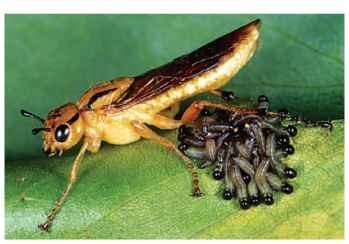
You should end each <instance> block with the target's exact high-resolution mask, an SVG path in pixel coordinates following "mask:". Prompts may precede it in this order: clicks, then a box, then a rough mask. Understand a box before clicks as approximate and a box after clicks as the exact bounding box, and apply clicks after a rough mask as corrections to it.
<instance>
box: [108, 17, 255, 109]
mask: <svg viewBox="0 0 349 244" xmlns="http://www.w3.org/2000/svg"><path fill="white" fill-rule="evenodd" d="M259 25H260V20H255V21H253V22H251V23H249V24H247V25H245V26H243V27H240V28H239V29H237V30H234V31H233V32H230V33H228V34H226V35H224V36H222V37H220V38H218V39H216V40H214V41H212V42H210V43H208V44H206V45H204V46H202V47H200V48H199V49H197V50H195V51H193V52H191V53H189V54H186V55H183V56H181V57H179V58H177V59H175V60H173V61H172V62H170V63H167V64H165V65H162V66H160V67H158V68H155V69H152V70H150V71H148V72H146V73H144V74H142V75H140V76H137V77H135V78H134V79H135V80H134V82H133V83H132V84H131V86H130V87H129V89H128V91H127V92H126V93H125V95H124V96H123V97H122V98H121V99H120V100H119V101H118V102H116V103H114V104H113V107H114V108H121V107H123V108H126V107H129V106H132V105H135V104H138V103H141V102H143V101H145V100H148V99H150V98H152V97H154V96H156V95H159V94H161V93H163V92H165V91H167V90H168V89H171V88H173V87H176V86H179V85H181V84H183V83H184V82H186V81H188V80H191V79H192V78H193V77H195V76H197V75H200V74H201V73H203V72H206V71H208V70H210V69H212V68H215V67H216V66H218V65H219V64H220V60H221V58H222V57H223V56H224V55H226V54H228V53H230V52H233V50H234V47H235V46H236V44H239V42H240V41H241V40H243V39H244V38H245V37H246V35H248V34H249V31H250V28H249V27H250V26H259Z"/></svg>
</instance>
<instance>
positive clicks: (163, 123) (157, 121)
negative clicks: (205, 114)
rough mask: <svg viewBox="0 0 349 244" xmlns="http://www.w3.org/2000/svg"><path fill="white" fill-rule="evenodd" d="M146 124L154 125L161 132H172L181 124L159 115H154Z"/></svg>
mask: <svg viewBox="0 0 349 244" xmlns="http://www.w3.org/2000/svg"><path fill="white" fill-rule="evenodd" d="M147 124H150V125H154V126H156V127H158V128H160V129H163V130H173V129H177V128H178V127H180V126H181V125H182V122H181V121H180V120H175V119H171V118H168V117H166V116H163V115H160V114H156V115H154V116H153V117H152V118H151V120H150V121H147Z"/></svg>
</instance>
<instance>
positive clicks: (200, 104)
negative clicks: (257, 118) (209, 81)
mask: <svg viewBox="0 0 349 244" xmlns="http://www.w3.org/2000/svg"><path fill="white" fill-rule="evenodd" d="M205 107H207V108H217V109H222V110H227V111H231V112H237V113H240V114H244V115H247V114H258V112H259V111H258V110H257V109H248V108H239V107H234V106H227V105H224V104H220V103H214V102H210V101H206V100H199V101H195V102H193V103H192V104H191V105H190V106H189V107H188V108H187V109H186V110H185V111H184V113H183V115H182V119H181V121H182V123H183V124H189V123H191V122H193V121H195V120H196V119H197V118H198V117H199V115H200V112H201V111H202V110H203V109H204V108H205Z"/></svg>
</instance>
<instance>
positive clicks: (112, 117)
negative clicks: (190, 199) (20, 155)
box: [21, 19, 261, 231]
mask: <svg viewBox="0 0 349 244" xmlns="http://www.w3.org/2000/svg"><path fill="white" fill-rule="evenodd" d="M260 26H261V21H260V20H259V19H257V20H255V21H253V22H251V23H249V24H247V25H245V26H242V27H240V28H239V29H236V30H234V31H232V32H230V33H228V34H226V35H224V36H222V37H220V38H218V39H216V40H214V41H212V42H210V43H208V44H206V45H204V46H202V47H200V48H198V49H197V50H195V51H193V52H191V53H189V54H186V55H183V56H181V57H179V58H176V59H174V60H173V61H171V62H169V63H167V64H165V65H162V66H160V67H158V68H155V69H152V70H150V71H148V72H146V73H144V74H141V75H139V76H136V77H121V78H116V79H113V80H110V81H108V82H103V83H100V84H98V85H96V86H94V87H92V88H90V89H88V90H87V91H86V92H85V93H84V94H83V95H82V97H81V98H80V99H79V100H78V101H77V102H76V103H67V104H64V105H62V106H60V107H58V108H56V109H53V110H52V111H50V112H49V113H48V115H47V118H46V119H43V118H41V117H40V116H38V115H35V114H33V113H31V112H28V111H26V110H23V109H22V110H21V114H22V115H23V116H26V117H31V118H34V119H37V120H39V121H40V122H41V123H42V124H43V126H42V127H41V128H35V129H33V130H32V132H33V134H37V133H39V132H43V145H42V150H43V151H44V152H45V153H47V154H48V155H49V156H55V155H59V156H61V155H62V154H63V152H64V151H65V150H68V149H70V148H71V147H73V146H74V145H76V144H77V143H79V142H80V141H82V146H81V149H80V151H79V153H78V155H77V157H76V158H75V160H74V162H73V166H72V169H71V172H70V176H69V178H68V183H67V186H66V188H65V189H64V191H63V193H62V195H61V197H60V198H59V199H58V201H57V202H56V204H55V207H54V208H53V209H52V210H51V212H50V214H49V215H48V216H47V218H46V221H45V222H44V223H42V224H40V225H39V228H41V229H42V230H45V231H47V230H48V229H49V227H50V226H51V224H52V222H53V220H54V218H55V217H56V215H57V214H58V212H59V211H60V209H61V208H62V205H63V203H64V201H65V199H66V198H67V196H68V194H69V192H70V191H71V189H72V187H73V184H74V182H76V179H77V174H78V170H79V167H80V163H81V162H82V160H83V157H84V154H85V152H86V151H89V152H91V153H96V152H98V150H99V148H100V146H101V142H102V141H105V142H107V143H110V144H115V145H123V144H128V143H132V142H135V141H138V140H140V139H141V138H146V139H150V140H153V141H155V142H157V143H159V144H161V145H164V146H165V147H166V148H168V149H170V150H173V151H174V152H176V153H177V154H178V155H179V156H180V157H181V158H182V159H183V160H184V162H185V163H186V166H187V168H188V169H189V171H190V173H191V176H192V185H193V196H195V197H199V196H201V195H202V193H201V189H200V186H199V179H198V174H197V171H196V167H195V166H194V165H193V163H192V162H191V160H190V159H189V158H188V157H187V156H185V155H184V154H183V153H182V152H181V151H180V150H179V149H178V148H177V147H176V145H175V144H174V143H172V142H171V141H169V140H167V139H166V138H164V137H161V136H160V135H158V134H156V133H155V132H154V131H152V130H151V129H150V128H149V127H148V126H147V125H152V126H155V127H157V128H160V129H166V130H168V129H176V128H178V127H180V126H181V125H182V124H187V123H190V122H192V121H194V120H195V119H196V118H197V117H198V116H199V114H200V111H201V110H202V109H203V108H204V107H212V108H220V109H228V110H229V109H230V110H232V109H233V110H234V111H239V112H241V113H255V112H256V111H254V110H247V109H242V108H232V107H227V106H225V105H223V104H220V103H212V102H209V101H203V100H200V101H195V102H194V103H193V104H191V105H190V106H189V108H187V109H186V111H185V112H184V114H183V116H182V118H181V119H180V120H176V119H175V118H174V115H175V114H176V113H177V112H178V108H179V102H181V101H183V100H185V99H186V98H189V97H192V96H194V95H197V94H200V93H204V92H211V93H213V94H216V95H219V96H221V97H223V98H226V99H227V98H231V97H233V95H232V93H229V92H225V91H222V90H220V88H221V87H222V86H223V85H225V84H226V83H227V82H228V81H229V80H230V79H231V78H232V77H233V76H234V75H235V74H236V73H237V72H238V71H239V70H240V69H241V68H242V67H243V66H244V65H245V64H246V63H247V62H248V61H249V60H250V59H251V58H252V56H253V55H254V53H255V51H256V49H257V47H258V42H259V37H260Z"/></svg>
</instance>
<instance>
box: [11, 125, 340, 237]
mask: <svg viewBox="0 0 349 244" xmlns="http://www.w3.org/2000/svg"><path fill="white" fill-rule="evenodd" d="M164 135H165V136H166V137H168V138H170V139H171V140H173V141H174V140H175V136H176V135H175V133H174V132H167V133H164ZM293 144H294V146H295V149H296V153H295V154H294V155H292V156H290V157H288V159H287V164H288V165H290V166H292V167H294V168H295V169H297V171H298V177H297V178H296V179H294V180H292V184H293V185H294V186H295V192H294V193H293V194H291V195H285V194H281V193H276V194H275V204H274V205H272V206H265V205H261V206H258V207H256V208H252V209H250V210H247V211H243V210H240V209H239V207H238V204H237V202H236V201H224V200H222V198H221V196H220V194H221V193H220V184H219V183H217V182H216V181H214V180H213V179H212V177H211V173H212V172H210V171H209V170H200V179H201V183H202V188H203V190H204V192H205V194H206V195H205V196H204V197H203V198H200V199H194V198H193V197H191V196H190V192H191V183H190V175H189V173H188V172H187V171H186V169H185V167H184V165H183V162H182V161H181V160H180V159H178V158H177V156H176V155H175V154H174V153H172V152H171V153H169V152H168V151H166V149H165V148H163V147H161V146H159V145H156V144H154V143H153V142H151V141H145V140H142V141H139V142H136V143H133V144H130V145H126V146H110V145H105V146H104V147H103V148H102V149H101V150H100V152H98V153H97V154H94V155H92V154H89V155H87V156H86V158H85V159H84V161H83V164H82V167H81V171H80V173H79V179H78V182H77V184H76V185H75V187H74V189H73V191H72V193H71V195H70V196H69V197H68V200H67V202H66V204H65V205H64V207H63V209H62V211H61V213H60V214H59V215H58V217H57V219H56V221H55V223H54V225H53V226H52V230H51V232H49V233H44V232H41V231H39V229H38V228H37V224H38V223H40V222H41V221H43V220H44V218H45V214H46V213H47V211H49V210H50V209H51V208H52V206H53V204H54V202H55V200H56V199H57V198H58V197H59V196H60V194H61V191H62V190H63V188H64V186H65V183H66V176H67V175H68V172H69V169H70V166H71V162H72V160H73V157H72V156H67V157H62V158H57V159H38V160H36V159H30V160H20V161H8V162H6V177H5V181H6V182H5V187H6V189H5V190H6V191H5V193H6V194H5V198H6V206H5V207H6V209H5V210H6V219H5V221H6V238H8V239H17V238H26V239H27V238H28V239H32V238H33V239H41V238H42V239H52V238H60V239H63V238H66V239H68V238H69V239H72V238H74V239H75V238H102V239H114V238H121V239H148V238H156V239H157V238H159V239H160V238H161V239H164V238H171V239H172V238H176V239H184V238H185V239H187V238H189V239H191V238H195V239H212V238H215V239H240V238H242V239H251V238H255V239H261V238H263V239H264V238H268V239H270V238H273V239H274V238H277V239H286V238H292V239H305V238H307V239H308V238H311V239H318V238H326V239H329V238H330V239H342V238H343V236H344V234H343V232H344V193H343V191H344V182H343V180H344V175H343V174H344V173H343V172H344V171H343V166H344V122H343V121H334V129H333V131H332V132H331V133H329V132H328V131H327V130H325V129H323V128H300V129H299V133H298V135H297V137H295V139H294V141H293ZM154 155H156V156H154Z"/></svg>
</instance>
